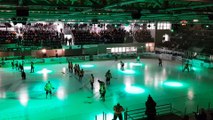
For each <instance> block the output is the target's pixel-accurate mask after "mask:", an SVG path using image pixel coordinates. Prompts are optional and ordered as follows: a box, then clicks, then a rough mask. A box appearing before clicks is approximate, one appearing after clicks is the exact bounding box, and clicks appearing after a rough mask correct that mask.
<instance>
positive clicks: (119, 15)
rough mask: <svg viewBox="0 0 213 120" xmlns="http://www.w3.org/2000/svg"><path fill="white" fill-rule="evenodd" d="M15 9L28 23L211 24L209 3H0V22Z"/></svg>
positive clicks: (58, 0) (167, 0) (92, 0)
mask: <svg viewBox="0 0 213 120" xmlns="http://www.w3.org/2000/svg"><path fill="white" fill-rule="evenodd" d="M19 8H24V9H29V16H26V17H25V20H26V18H27V20H28V21H65V22H71V21H73V22H91V21H93V22H94V21H95V22H97V20H98V21H99V22H124V23H125V22H132V21H143V22H144V21H147V22H153V21H171V22H180V21H181V20H187V21H189V22H191V21H192V20H194V19H198V20H199V22H201V23H213V22H212V20H210V19H212V16H213V0H0V20H1V21H4V22H5V21H10V20H11V19H12V18H19V17H17V16H16V9H19ZM132 15H133V16H134V17H136V20H135V19H133V18H132ZM137 17H138V18H137ZM20 19H21V18H20ZM20 19H19V20H20ZM21 20H22V19H21Z"/></svg>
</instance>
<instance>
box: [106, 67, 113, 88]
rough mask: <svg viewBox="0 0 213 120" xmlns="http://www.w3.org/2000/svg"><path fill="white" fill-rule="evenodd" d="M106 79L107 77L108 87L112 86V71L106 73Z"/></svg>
mask: <svg viewBox="0 0 213 120" xmlns="http://www.w3.org/2000/svg"><path fill="white" fill-rule="evenodd" d="M105 77H106V84H107V85H110V80H111V78H112V74H111V72H110V70H108V71H107V72H106V74H105Z"/></svg>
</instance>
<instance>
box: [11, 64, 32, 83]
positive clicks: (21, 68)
mask: <svg viewBox="0 0 213 120" xmlns="http://www.w3.org/2000/svg"><path fill="white" fill-rule="evenodd" d="M11 66H12V69H16V70H19V71H20V72H21V77H22V80H25V79H26V73H25V71H24V61H22V62H21V63H19V62H18V61H16V62H15V61H14V60H13V61H12V62H11ZM30 73H34V63H33V62H31V63H30Z"/></svg>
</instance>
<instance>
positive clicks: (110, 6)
mask: <svg viewBox="0 0 213 120" xmlns="http://www.w3.org/2000/svg"><path fill="white" fill-rule="evenodd" d="M145 1H146V0H128V1H125V2H120V3H115V4H112V5H108V6H105V7H104V9H109V8H113V7H117V6H122V5H128V4H132V3H136V2H145Z"/></svg>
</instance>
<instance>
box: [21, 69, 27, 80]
mask: <svg viewBox="0 0 213 120" xmlns="http://www.w3.org/2000/svg"><path fill="white" fill-rule="evenodd" d="M21 77H22V80H26V73H25V72H24V71H22V72H21Z"/></svg>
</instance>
